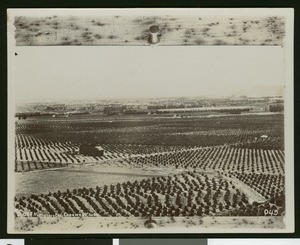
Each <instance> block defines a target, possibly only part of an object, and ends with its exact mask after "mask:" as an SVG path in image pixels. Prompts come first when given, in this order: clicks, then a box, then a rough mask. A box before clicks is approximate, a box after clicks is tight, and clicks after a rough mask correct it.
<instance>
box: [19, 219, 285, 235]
mask: <svg viewBox="0 0 300 245" xmlns="http://www.w3.org/2000/svg"><path fill="white" fill-rule="evenodd" d="M153 219H154V220H155V221H156V222H157V227H156V228H152V229H149V228H145V227H144V222H145V221H146V219H143V218H135V217H128V218H117V217H108V218H103V217H101V218H100V217H43V218H17V219H16V224H17V225H16V227H15V228H16V232H18V233H27V232H29V233H111V232H112V233H125V232H127V233H148V232H150V233H165V232H169V233H210V232H215V233H216V232H217V233H225V232H276V231H277V232H278V231H280V230H281V229H284V228H285V225H284V218H283V217H281V216H277V217H275V216H274V217H270V216H269V217H267V216H265V217H175V218H174V219H173V220H172V219H171V218H169V217H154V218H153ZM262 228H263V229H262Z"/></svg>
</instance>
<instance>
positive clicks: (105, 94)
mask: <svg viewBox="0 0 300 245" xmlns="http://www.w3.org/2000/svg"><path fill="white" fill-rule="evenodd" d="M283 50H284V49H283V48H282V47H278V46H276V47H275V46H273V47H271V46H177V47H176V46H169V47H166V46H145V47H144V46H136V47H133V46H125V47H124V46H123V47H120V46H119V47H117V46H106V47H105V46H90V47H88V46H85V47H84V46H77V47H75V46H55V47H54V46H52V47H51V46H35V47H15V48H14V50H12V52H16V53H17V54H18V55H17V56H13V58H12V59H11V61H10V64H9V66H10V67H11V70H12V72H11V74H12V75H11V76H10V79H9V83H10V86H12V88H13V91H14V96H15V99H16V102H41V101H46V100H52V101H55V100H69V99H71V100H73V99H77V100H84V99H88V100H90V99H97V100H100V99H110V98H135V97H138V98H143V97H174V96H228V95H232V94H234V93H235V92H236V91H239V90H244V89H251V88H253V87H257V86H261V85H262V86H280V85H283V83H284V51H283Z"/></svg>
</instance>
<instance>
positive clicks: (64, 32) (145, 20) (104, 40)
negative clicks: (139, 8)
mask: <svg viewBox="0 0 300 245" xmlns="http://www.w3.org/2000/svg"><path fill="white" fill-rule="evenodd" d="M14 25H15V28H16V31H15V38H16V44H17V45H20V46H28V45H149V43H148V35H149V30H148V29H149V27H150V26H151V25H158V26H159V29H160V31H159V35H160V42H159V45H282V42H283V38H284V35H285V31H284V19H283V18H280V17H276V16H269V17H259V16H256V17H255V16H243V17H234V18H231V17H230V16H226V17H224V16H178V15H176V16H165V15H164V16H139V15H136V16H101V17H99V16H81V17H78V16H75V15H73V16H50V15H49V16H45V17H24V16H23V17H21V16H18V17H16V18H15V22H14Z"/></svg>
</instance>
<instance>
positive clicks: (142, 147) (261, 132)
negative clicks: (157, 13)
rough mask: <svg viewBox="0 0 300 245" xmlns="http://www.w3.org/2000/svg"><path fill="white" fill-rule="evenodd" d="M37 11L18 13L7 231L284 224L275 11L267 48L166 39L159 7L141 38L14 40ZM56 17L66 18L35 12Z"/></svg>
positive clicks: (281, 68) (277, 227)
mask: <svg viewBox="0 0 300 245" xmlns="http://www.w3.org/2000/svg"><path fill="white" fill-rule="evenodd" d="M49 16H52V15H49ZM31 18H32V17H30V18H29V17H24V18H23V17H16V18H15V19H14V22H13V26H14V28H16V30H15V32H14V33H12V34H11V35H12V36H14V35H18V36H17V37H15V38H16V44H17V45H16V46H15V45H13V47H12V52H13V55H11V57H10V63H9V64H10V67H11V69H10V72H11V73H10V74H12V75H11V77H10V81H9V91H10V92H9V101H10V102H9V103H10V113H11V117H10V123H9V126H10V137H9V139H10V141H9V145H10V146H11V147H10V150H9V161H8V166H9V185H10V189H9V196H10V197H11V202H9V217H11V223H10V224H11V227H10V230H11V231H12V232H17V233H68V232H70V233H87V232H89V233H108V232H109V233H161V232H163V233H174V232H176V233H199V232H219V233H221V232H223V231H226V232H241V231H243V232H253V231H258V232H261V231H262V232H265V231H268V232H272V231H284V230H285V229H286V228H287V219H286V214H287V208H286V207H287V201H288V200H287V198H286V196H287V193H286V178H288V176H286V166H287V164H289V165H290V164H292V163H287V162H286V154H285V152H286V151H285V150H286V149H285V148H286V132H285V126H286V125H285V122H286V118H287V114H286V111H287V110H286V96H287V93H286V86H287V84H288V83H289V81H286V77H287V76H286V64H285V57H286V53H285V52H286V51H285V47H284V45H282V43H281V42H283V41H282V40H283V38H284V28H282V23H283V24H284V18H283V17H276V16H275V17H274V16H273V17H272V18H269V19H268V18H267V17H264V18H262V17H260V19H264V21H265V20H269V21H270V23H269V24H270V25H273V27H274V26H276V25H278V26H280V28H282V30H281V31H282V32H281V33H280V38H278V39H276V35H275V36H273V37H274V39H273V41H274V42H275V44H274V43H273V41H272V42H271V41H270V42H271V43H272V44H274V45H269V46H268V45H264V44H263V45H261V44H259V45H253V46H251V45H248V43H246V44H245V43H244V44H245V45H242V46H241V45H238V46H234V45H233V46H232V45H222V44H221V45H200V44H198V45H186V46H182V45H181V42H180V43H179V45H178V46H175V45H171V46H167V45H162V46H160V45H159V42H160V41H163V42H166V43H167V40H168V39H167V38H166V40H163V38H164V36H163V35H159V36H158V38H157V39H155V37H153V33H155V32H158V33H159V30H160V29H159V27H160V26H161V25H162V24H161V23H159V21H158V22H155V21H157V20H160V19H162V18H155V19H154V20H153V21H154V22H151V23H150V22H149V23H148V24H149V26H150V28H149V38H148V39H147V38H146V39H145V42H148V45H146V44H143V45H123V46H122V45H116V46H114V45H111V46H109V45H108V44H107V43H106V45H99V43H98V44H97V45H91V46H85V45H84V44H83V45H72V44H70V43H65V44H63V45H59V46H57V45H58V44H57V43H54V44H53V46H51V45H49V44H45V45H44V46H43V45H40V44H37V43H39V42H42V41H45V40H46V39H40V41H39V39H36V40H35V42H36V43H34V42H33V45H32V44H30V43H26V42H25V44H24V40H23V39H22V40H23V41H22V42H23V43H19V45H18V42H20V40H19V39H18V38H20V35H21V34H20V32H22V35H23V36H25V35H26V32H24V28H25V29H26V28H30V26H36V27H37V29H39V28H40V27H41V25H42V24H40V23H38V22H36V20H34V18H33V20H32V19H31ZM53 18H54V19H55V18H58V19H59V20H60V18H62V19H66V17H65V16H64V17H59V16H58V17H57V16H56V17H55V16H52V18H48V17H47V16H46V17H44V16H43V17H40V16H39V19H40V20H46V22H47V21H49V23H50V24H49V25H51V21H52V19H53ZM106 18H108V19H109V17H107V16H106ZM114 18H117V19H118V21H120V18H122V16H118V17H115V16H114ZM151 18H152V17H147V19H151ZM193 18H194V17H193ZM47 19H48V20H47ZM73 19H76V18H73ZM79 19H80V18H79ZM87 19H88V20H92V19H93V16H89V17H88V18H85V19H84V21H85V22H83V23H86V21H87ZM167 19H168V21H172V16H171V17H170V16H169V17H168V18H167ZM194 19H195V18H194ZM232 19H235V18H232ZM248 19H251V18H250V17H248ZM21 20H22V21H21ZM104 20H106V19H105V18H104ZM129 20H130V18H127V19H126V21H127V22H128V21H129ZM95 21H96V20H95ZM173 21H175V20H173ZM176 21H177V22H178V21H180V19H179V20H176ZM222 21H223V22H222ZM226 21H229V22H230V21H231V19H230V18H229V17H228V18H227V17H226ZM277 21H279V23H277ZM46 22H45V23H46ZM127 22H125V23H126V26H128V23H127ZM177 22H176V23H177ZM220 22H221V23H220V25H221V24H224V23H225V17H224V18H223V19H222V18H220ZM253 22H254V23H255V18H254V20H253ZM24 23H25V24H24ZM45 23H44V24H45ZM55 23H57V24H56V26H58V29H60V28H59V25H61V24H64V25H66V23H67V24H69V22H67V21H62V20H61V21H57V22H55ZM76 23H77V24H78V23H81V22H80V21H77V22H76ZM92 23H93V24H94V22H92ZM99 23H100V22H99ZM101 23H102V22H101ZM109 23H110V22H109ZM120 23H122V21H120ZM133 23H134V24H136V23H137V22H133ZM154 23H155V25H156V26H155V27H153V24H154ZM187 24H188V22H184V24H183V25H187ZM210 24H211V23H210V22H207V21H206V22H205V26H207V25H210ZM25 25H27V27H24V26H25ZM107 25H108V24H107ZM120 25H121V24H120ZM151 25H152V26H151ZM195 25H196V24H195ZM215 25H216V24H215ZM20 26H21V27H22V28H21V29H20ZM98 26H99V25H98ZM103 26H105V24H103ZM237 26H238V28H240V29H238V31H241V32H242V31H243V26H242V25H240V26H239V25H237ZM278 26H277V27H278ZM101 27H102V25H100V27H99V28H101ZM105 27H106V32H109V31H108V27H107V26H105ZM64 28H65V27H64ZM248 28H251V27H248ZM119 29H120V30H122V28H121V27H116V30H117V31H118V30H119ZM129 29H130V28H129ZM129 29H128V30H129ZM77 30H78V29H77ZM126 30H127V29H126ZM25 31H26V30H25ZM37 31H40V29H39V30H37ZM93 31H94V30H93ZM117 31H115V32H117ZM238 31H237V32H238ZM255 31H257V29H255ZM32 32H34V30H31V31H30V33H31V34H30V35H32ZM60 32H65V33H66V34H67V35H69V36H72V35H73V34H72V33H71V32H72V30H71V31H70V32H68V31H67V30H66V29H63V30H61V29H60ZM181 32H184V30H181ZM217 32H218V31H217ZM255 33H256V32H255ZM202 34H203V33H202ZM214 34H215V35H216V33H214ZM277 34H278V33H277ZM99 35H100V34H99ZM111 35H115V33H112V34H111ZM247 35H248V36H249V35H250V34H247ZM265 35H268V34H265ZM36 37H37V38H40V35H38V36H36ZM52 37H53V36H52ZM173 38H174V37H173ZM209 38H211V37H209ZM226 38H227V39H228V37H226ZM54 39H55V38H54ZM18 40H19V41H18ZM101 40H102V39H101ZM128 40H129V43H130V38H128ZM133 40H135V41H137V40H136V39H133ZM153 40H154V41H153ZM172 40H173V39H172ZM278 40H279V41H278ZM56 41H57V40H56V39H55V40H54V42H56ZM138 41H140V40H138ZM151 41H153V43H151ZM50 42H51V40H50ZM115 42H116V41H115ZM157 43H158V44H157ZM35 44H36V45H35ZM134 44H136V43H134ZM172 44H173V43H172ZM201 44H202V43H201Z"/></svg>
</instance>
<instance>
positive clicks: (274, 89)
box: [233, 85, 284, 97]
mask: <svg viewBox="0 0 300 245" xmlns="http://www.w3.org/2000/svg"><path fill="white" fill-rule="evenodd" d="M283 89H284V87H283V86H280V85H276V86H274V85H257V86H254V87H251V88H248V89H241V90H238V91H236V92H235V93H234V94H233V96H248V97H265V96H283Z"/></svg>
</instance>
